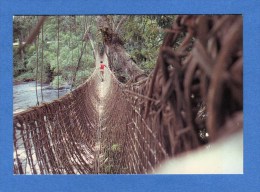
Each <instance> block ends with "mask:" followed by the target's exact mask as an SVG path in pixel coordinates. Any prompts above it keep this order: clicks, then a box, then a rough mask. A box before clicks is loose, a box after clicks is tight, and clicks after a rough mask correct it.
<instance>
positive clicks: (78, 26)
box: [13, 15, 174, 85]
mask: <svg viewBox="0 0 260 192" xmlns="http://www.w3.org/2000/svg"><path fill="white" fill-rule="evenodd" d="M108 17H109V18H110V20H111V22H112V23H111V25H113V26H114V27H116V25H117V24H118V22H119V21H120V20H121V18H122V16H120V15H110V16H108ZM58 19H59V21H60V28H59V51H58V41H57V40H58V36H57V35H58V27H57V26H58V25H57V24H58ZM37 20H38V17H37V16H15V17H14V20H13V24H14V33H13V35H14V38H13V41H14V42H15V43H17V42H19V41H20V42H22V41H24V39H26V37H27V36H28V34H29V32H30V31H31V30H32V29H33V27H34V26H35V25H36V23H37ZM173 20H174V16H171V15H150V16H149V15H142V16H134V15H131V16H127V19H126V20H125V22H124V23H123V25H122V26H121V27H120V28H119V30H118V31H117V33H118V35H119V36H120V38H121V39H122V40H123V42H124V47H125V49H126V50H127V52H128V53H129V54H130V56H131V58H132V59H133V60H134V61H135V63H136V64H137V65H138V66H139V67H140V68H142V69H143V70H145V71H146V72H147V73H149V72H150V71H151V70H152V69H153V68H154V66H155V63H156V59H157V56H158V52H159V47H160V45H161V43H162V39H163V35H164V29H165V28H168V27H170V26H171V23H172V21H173ZM87 27H88V28H89V31H90V32H91V33H92V35H93V39H94V40H95V43H96V45H98V46H99V47H101V46H102V45H103V39H102V35H101V33H100V32H99V30H98V28H97V25H96V16H59V17H57V16H49V17H48V19H46V20H45V22H44V25H43V39H42V33H40V34H39V37H38V39H37V43H36V44H35V43H33V44H31V45H29V46H27V48H26V49H25V50H24V54H23V57H22V56H21V55H19V54H17V48H18V46H14V57H13V61H14V77H18V76H20V75H22V74H23V73H25V74H27V75H28V74H31V75H33V74H34V79H35V78H36V76H35V75H36V74H37V73H36V71H37V60H38V79H39V75H40V74H43V79H44V81H45V82H46V83H49V82H51V81H55V79H56V78H57V76H60V77H61V79H63V81H65V82H66V83H68V84H71V83H72V79H73V77H74V76H75V74H76V81H75V82H74V85H78V84H79V83H81V82H84V81H85V80H86V79H87V77H88V76H89V75H90V74H91V72H92V71H93V68H94V67H95V65H94V62H95V61H94V56H93V54H92V47H91V44H90V42H86V47H85V49H84V50H83V41H82V40H83V37H84V33H85V30H86V28H87ZM36 45H38V54H37V46H36ZM42 50H43V58H42ZM82 51H83V56H82V58H81V60H79V57H80V55H81V52H82ZM57 54H59V56H58V58H57ZM37 55H38V59H37ZM57 59H58V60H59V62H57ZM42 60H43V62H42ZM116 62H117V61H116V60H115V61H114V63H113V65H114V67H115V68H121V65H122V64H121V63H120V62H118V63H116ZM77 69H78V71H76V70H77ZM25 76H26V75H25ZM53 84H54V85H56V82H53Z"/></svg>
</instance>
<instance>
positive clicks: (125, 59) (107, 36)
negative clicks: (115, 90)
mask: <svg viewBox="0 0 260 192" xmlns="http://www.w3.org/2000/svg"><path fill="white" fill-rule="evenodd" d="M125 20H126V18H125V17H123V18H122V19H121V20H120V22H119V24H118V26H117V27H116V30H115V31H113V29H112V25H111V22H110V20H109V18H108V17H107V16H98V17H97V24H98V28H99V30H100V31H101V33H102V36H103V42H104V44H105V46H106V47H108V48H109V50H108V56H109V55H111V54H109V53H111V52H114V53H116V54H117V56H118V59H119V61H120V62H121V67H122V70H121V71H124V72H126V73H127V74H128V75H129V76H131V77H133V76H135V75H138V74H142V73H143V70H142V69H140V68H139V67H138V66H137V65H136V63H134V61H133V60H132V59H131V57H130V55H129V54H128V53H127V51H126V50H125V48H124V43H123V41H122V40H121V39H120V37H119V36H118V33H117V32H118V31H119V28H120V27H121V26H122V24H123V22H125ZM110 60H112V59H110ZM111 66H112V67H113V64H111Z"/></svg>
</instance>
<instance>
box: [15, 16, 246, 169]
mask: <svg viewBox="0 0 260 192" xmlns="http://www.w3.org/2000/svg"><path fill="white" fill-rule="evenodd" d="M242 31H243V30H242V17H241V16H238V15H229V16H227V15H226V16H220V15H212V16H192V15H190V16H178V17H177V19H176V20H175V21H174V23H173V25H172V28H171V29H169V30H168V31H166V34H165V37H164V41H163V44H162V46H161V48H160V52H159V56H158V59H157V63H156V66H155V69H154V70H153V71H152V72H151V74H150V75H148V76H146V75H144V74H138V75H136V76H135V77H133V78H132V79H131V80H130V81H128V82H127V83H121V82H119V81H118V80H117V78H116V76H115V75H114V74H113V72H112V71H111V70H110V69H109V67H108V68H106V69H105V73H104V81H101V78H100V74H99V69H98V64H99V62H100V60H101V59H102V60H103V61H104V63H109V62H108V58H107V55H106V54H104V55H99V54H97V55H96V63H97V68H96V70H95V71H94V72H93V74H92V75H91V76H90V77H89V79H88V80H87V81H86V82H85V83H84V84H82V85H80V86H79V87H78V88H76V89H75V90H73V91H72V92H70V93H69V94H67V95H65V96H63V97H61V98H59V99H57V100H54V101H53V102H50V103H43V104H41V105H40V106H37V107H33V108H30V109H28V110H26V111H24V112H20V113H18V114H15V115H14V134H13V137H14V173H15V174H88V173H92V174H94V173H96V174H99V173H105V174H106V173H123V174H129V173H153V172H154V171H155V169H156V167H158V166H160V163H161V162H163V161H164V160H166V159H169V158H174V157H176V156H178V155H179V154H181V153H183V152H187V151H191V150H193V149H196V148H199V147H201V146H203V145H205V144H206V143H210V142H215V141H216V140H218V139H219V138H222V137H223V136H224V135H230V134H233V133H234V132H237V131H241V130H242V125H243V97H242V96H243V93H242V90H243V80H242V79H243V78H242V75H243V74H242V73H243V65H242V64H243V50H242V36H243V34H242ZM177 42H181V44H180V45H178V46H177V45H176V43H177ZM109 64H110V65H111V63H109Z"/></svg>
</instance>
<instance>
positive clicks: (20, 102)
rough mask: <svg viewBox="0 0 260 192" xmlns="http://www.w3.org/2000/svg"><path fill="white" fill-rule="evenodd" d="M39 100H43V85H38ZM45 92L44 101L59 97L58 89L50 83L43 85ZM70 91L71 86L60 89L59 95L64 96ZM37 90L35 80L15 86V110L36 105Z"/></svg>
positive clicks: (18, 110)
mask: <svg viewBox="0 0 260 192" xmlns="http://www.w3.org/2000/svg"><path fill="white" fill-rule="evenodd" d="M37 92H38V100H39V103H41V102H42V97H41V87H40V85H38V86H37ZM42 92H43V102H50V101H52V100H54V99H57V98H58V90H57V89H53V88H51V87H50V85H48V84H44V85H43V87H42ZM68 92H70V89H69V87H67V88H65V89H62V90H59V95H60V96H63V95H65V94H66V93H68ZM36 104H37V99H36V91H35V81H31V82H26V83H21V84H18V85H14V86H13V111H14V113H18V112H21V111H24V110H26V109H28V108H29V107H33V106H36Z"/></svg>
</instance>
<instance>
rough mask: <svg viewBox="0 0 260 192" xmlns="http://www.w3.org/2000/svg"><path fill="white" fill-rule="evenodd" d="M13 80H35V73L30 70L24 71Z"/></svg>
mask: <svg viewBox="0 0 260 192" xmlns="http://www.w3.org/2000/svg"><path fill="white" fill-rule="evenodd" d="M14 80H15V81H18V82H22V81H23V82H24V81H33V80H35V74H34V73H32V72H30V71H29V72H25V73H23V74H21V75H19V76H17V77H16V78H15V79H14Z"/></svg>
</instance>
